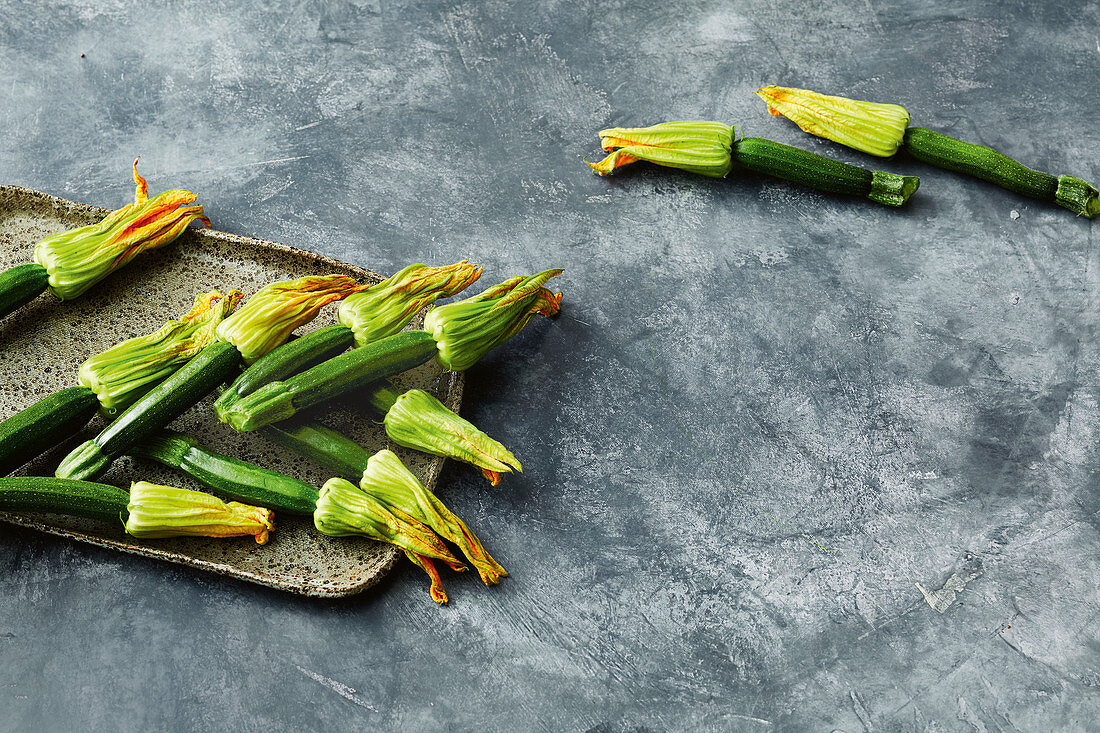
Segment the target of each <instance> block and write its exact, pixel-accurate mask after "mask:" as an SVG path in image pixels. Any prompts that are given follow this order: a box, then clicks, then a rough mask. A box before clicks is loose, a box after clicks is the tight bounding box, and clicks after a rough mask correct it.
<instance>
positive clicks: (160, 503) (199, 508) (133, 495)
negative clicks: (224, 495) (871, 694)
mask: <svg viewBox="0 0 1100 733" xmlns="http://www.w3.org/2000/svg"><path fill="white" fill-rule="evenodd" d="M126 510H127V511H128V512H129V516H127V518H126V532H127V534H131V535H133V536H134V537H138V538H141V539H157V538H161V537H183V536H191V537H243V536H246V535H251V536H253V537H255V538H256V544H259V545H262V544H264V543H266V542H267V540H268V536H269V535H270V533H271V532H273V531H274V530H275V514H274V512H272V511H271V510H270V509H265V508H263V507H257V506H250V505H248V504H241V503H240V502H236V501H230V502H225V501H222V500H221V499H219V498H217V497H216V496H211V495H210V494H206V493H203V492H202V491H190V490H188V489H177V488H174V487H172V486H158V485H157V484H151V483H149V482H147V481H137V482H135V483H134V484H132V485H131V486H130V503H129V504H128V505H127V506H126Z"/></svg>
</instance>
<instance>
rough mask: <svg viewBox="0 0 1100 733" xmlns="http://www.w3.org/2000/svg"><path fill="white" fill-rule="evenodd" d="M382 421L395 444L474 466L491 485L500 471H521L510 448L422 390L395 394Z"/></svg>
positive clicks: (496, 481)
mask: <svg viewBox="0 0 1100 733" xmlns="http://www.w3.org/2000/svg"><path fill="white" fill-rule="evenodd" d="M383 424H384V425H385V427H386V435H388V436H389V437H390V440H392V441H393V442H395V443H397V444H398V445H403V446H405V447H406V448H413V449H415V450H419V451H423V452H424V453H430V454H431V455H433V456H444V457H445V458H453V459H455V460H456V461H462V462H464V463H469V464H471V465H474V466H477V467H478V468H480V469H481V472H482V473H483V474H485V477H486V478H487V479H489V481H491V482H492V484H493V486H496V485H497V484H499V483H500V474H502V473H511V472H512V471H513V470H516V471H519V472H521V473H522V471H523V466H521V465H520V462H519V461H518V460H516V457H515V456H514V455H512V453H511V451H509V450H508V449H507V448H505V447H504V446H503V445H501V444H500V443H499V442H497V441H495V440H493V439H492V438H490V437H489V436H488V435H486V434H485V433H483V432H481V431H480V430H478V429H477V428H476V427H474V425H473V424H472V423H470V422H469V421H468V420H463V419H462V418H461V417H459V416H458V415H456V414H455V413H454V412H452V411H450V410H448V409H447V407H446V406H445V405H444V404H443V403H442V402H440V401H439V400H437V399H436V398H435V397H433V396H432V395H431V394H429V393H428V392H425V391H424V390H422V389H410V390H409V391H408V392H405V393H404V394H402V395H401V396H400V397H398V398H397V400H396V401H395V402H394V404H393V406H392V407H390V408H389V410H387V411H386V417H385V419H384V420H383Z"/></svg>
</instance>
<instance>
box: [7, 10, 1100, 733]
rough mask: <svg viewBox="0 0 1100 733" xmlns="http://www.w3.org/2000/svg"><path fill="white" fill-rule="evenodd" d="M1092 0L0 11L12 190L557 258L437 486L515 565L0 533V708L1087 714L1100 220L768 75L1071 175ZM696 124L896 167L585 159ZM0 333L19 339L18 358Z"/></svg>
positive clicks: (288, 237) (1075, 723) (262, 713)
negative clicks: (327, 567)
mask: <svg viewBox="0 0 1100 733" xmlns="http://www.w3.org/2000/svg"><path fill="white" fill-rule="evenodd" d="M1097 28H1100V6H1098V5H1097V4H1096V3H1090V2H1065V3H1047V4H1044V5H1043V6H1042V7H1039V6H1038V5H1034V4H1032V3H1027V2H965V3H962V4H960V3H957V2H932V3H917V4H914V3H907V4H903V5H899V6H897V7H891V4H887V3H884V2H882V1H881V0H863V1H862V2H859V1H856V2H850V3H845V2H839V1H837V0H825V2H823V3H816V4H814V3H806V2H800V1H796V0H755V1H753V2H744V3H736V4H734V3H730V4H723V3H720V2H706V1H695V2H691V1H688V2H679V3H672V4H669V3H658V2H654V1H653V0H635V1H627V0H620V1H618V2H603V3H586V2H568V1H566V0H560V1H554V2H545V3H528V2H501V1H498V0H489V1H488V2H473V1H469V2H428V1H424V2H419V3H414V4H411V5H404V4H399V3H391V2H388V0H374V1H373V2H371V1H370V0H366V1H361V2H330V3H322V2H308V1H305V2H295V3H291V2H286V3H277V4H272V6H270V7H261V4H260V3H234V2H228V1H226V0H203V1H197V2H187V1H184V2H176V3H171V4H167V3H163V2H153V3H133V2H123V1H122V0H118V1H116V2H93V1H92V0H88V1H87V2H76V3H49V4H45V3H43V4H25V3H20V2H16V1H14V0H0V69H2V70H3V74H2V78H0V99H2V100H3V102H2V104H0V164H2V170H3V175H2V179H3V182H5V183H13V184H19V185H23V186H29V187H32V188H37V189H40V190H44V191H47V192H50V193H54V194H58V195H61V196H65V197H68V198H71V199H76V200H80V201H87V202H91V203H97V204H103V205H110V206H117V205H120V204H121V203H122V202H124V201H125V200H126V199H127V198H128V196H129V195H130V192H131V190H132V186H131V185H130V184H129V183H128V179H127V176H128V170H127V169H128V165H129V163H130V161H131V160H132V158H133V156H134V155H135V154H140V155H141V156H142V171H143V173H144V174H145V175H146V176H147V177H148V178H149V181H150V187H151V189H152V190H155V191H159V190H162V189H165V188H168V187H173V186H182V187H187V188H190V189H192V190H195V191H197V192H199V193H200V200H201V201H202V203H204V204H205V205H206V207H207V211H208V213H209V214H210V216H211V218H212V219H213V220H214V222H215V223H216V226H218V227H219V228H221V229H226V230H228V231H233V232H239V233H242V234H249V235H255V236H259V237H264V238H268V239H273V240H277V241H282V242H286V243H288V244H292V245H296V246H299V247H304V248H309V249H313V250H316V251H319V252H323V253H325V254H327V255H332V256H335V257H338V258H341V259H345V260H347V261H350V262H354V263H356V264H360V265H365V266H368V267H370V268H373V269H375V270H377V271H380V272H383V273H388V272H392V271H394V270H396V269H398V268H399V267H401V266H403V265H404V264H406V263H408V262H410V261H424V262H430V263H444V262H451V261H454V260H456V259H460V258H466V257H468V258H470V259H471V260H473V261H476V262H480V263H483V264H484V265H485V266H486V280H487V281H488V280H493V281H498V280H500V279H504V278H505V277H507V276H510V275H512V274H515V273H519V272H529V271H533V270H539V269H544V268H546V267H551V266H561V267H564V268H565V269H566V274H565V275H564V276H563V277H561V278H559V281H560V285H559V288H560V289H563V290H564V291H565V293H566V301H565V311H564V313H563V315H562V317H561V318H559V319H558V320H556V321H554V322H547V321H540V322H534V323H533V324H532V326H530V327H529V328H528V330H527V331H526V332H525V333H524V334H523V336H522V337H520V338H519V339H517V340H516V341H515V342H513V343H512V344H510V345H509V346H508V347H507V348H504V349H500V350H498V351H497V352H495V353H494V354H493V355H492V356H491V357H490V358H488V359H486V360H485V361H484V362H483V363H482V364H480V365H479V366H478V367H476V368H475V369H473V370H472V371H471V372H470V373H469V377H468V388H467V389H468V391H467V398H466V403H465V406H464V410H463V412H464V414H465V415H466V416H467V417H469V418H471V419H472V420H473V421H474V422H476V423H477V424H478V425H480V426H482V427H483V428H484V429H485V430H486V431H487V432H489V433H490V434H492V435H494V436H497V437H499V438H500V439H501V440H503V442H505V443H506V444H507V445H509V446H511V447H512V448H513V449H514V450H515V451H516V453H517V454H518V455H519V457H520V458H521V460H522V461H523V462H524V465H525V467H526V469H527V472H526V473H525V474H524V475H523V476H522V477H510V478H508V479H507V480H506V481H505V482H504V483H503V484H502V485H501V486H500V487H499V488H497V489H492V488H490V487H489V486H488V485H487V484H486V483H484V482H482V481H481V480H480V479H479V478H478V477H477V476H476V475H475V474H474V473H473V472H472V471H470V470H467V469H466V468H465V467H458V466H455V465H451V466H450V468H449V469H447V470H446V471H445V473H444V476H443V478H442V480H441V482H440V489H439V490H440V493H441V495H442V496H443V497H444V498H445V500H447V501H448V502H449V503H450V504H451V505H452V506H453V507H454V508H455V510H456V511H457V512H458V513H459V514H460V515H461V516H463V517H465V518H466V519H467V520H468V522H469V523H470V524H471V526H472V527H473V528H474V529H475V531H477V532H479V533H480V534H481V535H482V537H483V538H484V539H485V541H486V544H487V546H488V547H489V548H490V550H491V551H492V552H493V553H494V555H495V556H496V557H497V558H499V559H500V560H501V561H502V562H503V563H504V565H505V566H507V567H508V568H509V569H510V570H511V571H512V574H513V577H512V578H511V579H509V580H507V581H505V583H504V584H502V585H501V586H499V587H497V588H494V589H485V588H484V587H479V584H478V582H477V581H476V579H475V578H471V577H455V576H453V575H452V576H449V577H447V578H446V581H447V587H448V589H449V591H450V593H451V597H452V604H451V605H450V606H448V607H446V608H437V607H436V606H435V605H434V604H433V603H431V601H430V600H429V598H428V595H427V592H426V583H425V579H424V577H423V576H422V574H421V573H420V571H419V570H416V569H414V568H412V567H411V566H409V565H407V564H403V565H402V566H400V567H399V569H398V570H396V571H395V572H394V573H393V574H392V576H391V577H390V578H389V579H388V580H386V581H385V582H384V583H383V584H382V585H381V586H379V587H378V588H377V589H376V590H374V591H371V592H368V593H367V594H365V595H364V596H361V597H356V598H352V599H349V600H345V601H340V602H317V601H312V600H304V599H300V598H297V597H293V596H289V595H285V594H282V593H278V592H273V591H269V590H266V589H263V588H258V587H253V586H250V585H246V584H242V583H237V582H232V581H227V580H223V579H221V578H218V577H214V576H210V575H205V574H201V573H198V572H193V571H189V570H185V569H179V568H176V567H174V566H171V565H166V564H162V563H158V562H154V561H146V560H142V559H139V558H134V557H129V556H123V555H118V554H113V553H110V552H107V551H100V550H97V549H94V548H89V547H86V546H82V545H77V544H73V543H69V542H66V541H63V540H59V539H56V538H52V537H47V536H42V535H38V534H35V533H32V532H28V531H23V530H15V529H12V528H10V527H3V528H0V729H4V730H58V729H94V730H210V729H217V728H225V729H228V730H236V731H270V730H281V729H287V728H295V729H300V730H344V729H351V728H352V727H353V726H354V727H359V728H364V729H370V730H437V729H453V730H491V731H512V730H540V729H545V730H591V731H599V732H600V733H617V732H619V731H623V732H625V731H650V730H654V731H656V730H676V729H683V728H686V729H699V730H708V729H710V730H714V729H721V730H744V731H766V730H798V729H814V730H841V731H852V732H854V731H863V730H866V731H883V730H935V731H947V730H971V729H973V730H976V731H997V730H1008V731H1011V730H1021V731H1024V730H1036V729H1044V728H1055V729H1059V730H1086V729H1088V728H1089V727H1091V726H1090V721H1093V722H1094V721H1095V720H1096V719H1097V717H1098V714H1100V713H1098V711H1100V696H1098V694H1097V688H1098V687H1100V590H1098V586H1100V553H1098V550H1100V518H1098V517H1100V495H1098V492H1097V489H1098V483H1100V481H1098V476H1097V472H1098V470H1100V455H1098V451H1097V448H1096V443H1097V436H1098V433H1100V374H1098V373H1097V369H1098V366H1097V364H1098V362H1097V345H1096V332H1097V325H1098V324H1097V302H1096V301H1097V295H1096V294H1097V279H1098V272H1100V262H1098V258H1100V251H1098V249H1097V247H1096V234H1095V232H1096V231H1097V226H1098V225H1097V224H1095V223H1093V224H1091V225H1090V223H1089V222H1088V221H1086V220H1084V219H1075V218H1074V217H1073V216H1072V215H1071V214H1070V213H1068V212H1067V211H1065V210H1062V209H1059V208H1057V207H1054V206H1051V205H1046V204H1041V203H1037V202H1033V201H1030V200H1027V199H1022V198H1019V197H1017V196H1014V195H1012V194H1010V193H1008V192H1005V191H1002V190H1000V189H997V188H994V187H992V186H989V185H985V184H982V183H978V182H974V181H971V180H966V179H963V178H961V177H959V176H956V175H953V174H950V173H947V172H943V171H939V170H935V169H932V168H929V167H927V166H924V165H921V164H919V163H916V162H914V161H909V160H896V161H876V160H874V159H871V158H868V157H865V156H862V155H860V154H859V153H856V152H853V151H849V150H846V149H843V148H840V147H839V146H835V145H832V144H830V143H827V142H824V141H819V140H816V139H812V138H810V137H808V136H805V135H803V134H802V133H801V132H800V131H799V130H798V129H797V128H795V127H794V126H793V125H792V124H790V123H788V122H785V121H783V120H779V119H775V118H771V117H769V116H768V115H767V114H766V113H765V110H764V106H763V104H762V103H761V102H760V101H759V100H758V99H757V98H756V97H755V96H754V95H753V94H752V91H753V90H754V89H755V88H757V87H758V86H760V85H763V84H768V83H777V84H789V85H795V86H805V87H810V88H815V89H819V90H822V91H826V92H833V93H842V94H843V93H847V94H849V95H851V96H855V97H863V98H871V99H879V100H883V101H896V102H899V103H902V104H905V105H907V106H908V107H909V109H910V111H911V112H912V115H913V122H914V124H918V125H923V126H928V127H933V128H936V129H939V130H941V131H944V132H947V133H949V134H955V135H957V136H960V137H963V138H966V139H969V140H973V141H976V142H981V143H985V144H988V145H992V146H994V147H997V148H1000V149H1001V150H1003V151H1005V152H1008V153H1009V154H1012V155H1014V156H1016V157H1017V158H1019V159H1020V160H1022V161H1025V162H1029V163H1031V164H1033V165H1035V166H1037V167H1040V168H1044V169H1047V170H1049V171H1051V172H1054V173H1071V174H1076V175H1079V176H1081V177H1084V178H1087V179H1091V180H1093V181H1094V182H1095V181H1096V180H1097V179H1100V165H1098V163H1097V161H1098V160H1100V141H1098V137H1097V135H1096V132H1097V123H1096V121H1097V119H1100V81H1098V78H1100V77H1098V75H1097V70H1098V66H1100V32H1098V31H1097ZM681 118H701V119H719V120H724V121H727V122H729V123H732V124H737V125H739V126H741V127H742V129H743V130H744V131H745V132H746V133H747V134H751V135H762V136H766V137H771V138H774V139H777V140H780V141H783V142H788V143H791V144H795V145H799V146H802V147H806V148H809V149H813V150H816V151H818V152H822V153H825V154H828V155H831V156H833V157H836V158H839V159H842V160H845V161H848V162H854V163H858V164H864V165H867V166H872V167H880V168H882V169H884V170H891V171H909V172H912V173H915V174H918V175H920V176H921V177H922V182H923V185H922V187H921V190H920V193H919V194H918V195H917V196H916V197H915V198H914V199H913V201H912V203H911V205H910V206H909V207H908V208H906V209H904V210H900V211H895V210H887V209H885V208H883V207H879V206H876V205H874V204H871V203H869V202H864V201H859V200H848V199H842V198H837V197H831V196H825V195H819V194H817V193H815V192H812V191H808V190H805V189H801V188H797V187H795V186H792V185H788V184H785V183H782V182H779V181H774V180H766V179H761V178H757V177H749V176H744V177H734V178H731V179H730V180H725V181H712V180H707V179H701V178H696V177H691V176H689V175H687V174H684V175H680V174H676V173H672V172H667V171H663V170H658V169H654V168H648V167H641V166H636V167H635V170H632V171H630V172H627V173H624V174H622V175H620V176H618V177H616V178H614V179H600V178H597V177H596V176H593V175H591V174H590V173H589V172H588V170H587V168H586V167H585V166H584V164H583V163H582V161H581V158H582V156H588V157H589V159H595V157H596V156H599V150H598V145H597V140H596V136H595V132H596V131H597V130H599V129H601V128H603V127H607V126H610V125H619V124H621V125H644V124H652V123H654V122H658V121H662V120H669V119H681ZM3 358H18V352H17V351H14V352H13V351H12V350H6V353H5V355H4V356H3Z"/></svg>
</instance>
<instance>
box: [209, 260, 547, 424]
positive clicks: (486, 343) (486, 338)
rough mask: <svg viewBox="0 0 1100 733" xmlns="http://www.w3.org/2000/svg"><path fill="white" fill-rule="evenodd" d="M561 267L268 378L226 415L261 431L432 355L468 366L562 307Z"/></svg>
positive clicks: (445, 362)
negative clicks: (557, 289)
mask: <svg viewBox="0 0 1100 733" xmlns="http://www.w3.org/2000/svg"><path fill="white" fill-rule="evenodd" d="M561 272H562V271H561V270H546V271H545V272H540V273H538V274H537V275H532V276H530V277H514V278H512V279H510V280H507V281H505V282H503V283H501V284H500V285H497V286H494V287H492V288H489V289H488V290H486V291H484V292H482V293H480V294H479V295H476V296H474V297H472V298H468V299H466V300H462V301H458V302H456V303H448V304H447V305H444V306H439V307H437V308H435V309H433V310H432V311H431V312H429V313H428V315H427V316H426V317H425V319H424V328H425V329H426V330H424V331H404V332H401V333H398V334H395V335H393V336H387V337H386V338H384V339H382V340H380V341H374V342H371V343H368V344H367V345H365V346H361V347H359V348H357V349H354V350H352V351H349V352H346V353H343V354H340V355H339V356H336V357H333V358H332V359H329V360H328V361H326V362H323V363H321V364H318V365H316V366H314V367H311V368H309V369H307V370H305V371H303V372H300V373H298V374H296V375H294V376H292V377H289V378H287V379H286V380H284V381H275V382H270V383H268V384H266V385H264V386H263V387H260V388H258V389H256V390H255V391H254V392H252V393H251V394H249V395H247V396H246V397H244V398H242V399H240V400H239V401H237V402H236V403H235V404H233V405H232V406H231V407H230V408H229V409H227V410H225V412H224V413H223V415H222V419H223V420H225V421H227V422H228V423H229V424H230V425H232V426H233V428H234V429H235V430H237V431H239V432H247V431H250V430H256V429H257V428H261V427H263V426H264V425H268V424H270V423H273V422H278V421H280V420H286V419H288V418H290V417H293V416H294V415H295V414H296V413H298V412H299V411H300V410H304V409H306V408H308V407H312V406H313V405H316V404H319V403H321V402H324V401H325V400H328V399H331V398H333V397H335V396H337V395H340V394H343V393H345V392H347V391H349V390H354V389H359V388H362V387H365V386H366V385H368V384H369V383H371V382H373V381H376V380H378V379H381V378H382V377H385V376H389V375H390V374H396V373H398V372H400V371H404V370H405V369H410V368H412V367H413V366H416V365H418V364H422V363H424V362H426V361H428V360H429V359H431V358H432V357H437V358H438V359H439V361H440V362H441V363H442V364H443V366H444V367H446V368H448V369H452V370H464V369H468V368H469V367H470V366H472V365H473V364H475V363H476V362H477V361H478V360H479V359H480V358H481V357H482V356H484V355H485V353H486V352H488V351H489V350H490V349H492V348H494V347H496V346H499V345H500V344H502V343H504V342H505V341H507V340H508V339H510V338H511V337H512V336H514V335H516V334H517V333H518V332H519V331H520V330H521V329H522V328H523V327H524V326H525V325H526V324H527V322H528V321H530V320H531V318H532V317H534V315H535V314H538V313H541V314H542V315H545V316H553V315H556V314H557V313H558V312H559V310H560V309H561V293H552V292H550V291H549V290H548V289H547V288H545V287H544V284H545V283H546V281H547V280H549V279H550V278H552V277H554V276H556V275H559V274H561ZM397 367H400V368H397Z"/></svg>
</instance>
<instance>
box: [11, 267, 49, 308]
mask: <svg viewBox="0 0 1100 733" xmlns="http://www.w3.org/2000/svg"><path fill="white" fill-rule="evenodd" d="M49 284H50V274H49V273H48V272H46V268H45V267H43V266H42V265H39V264H37V263H31V264H29V265H18V266H17V267H13V268H11V269H10V270H5V271H3V272H0V318H3V317H4V316H6V315H8V314H9V313H11V312H12V311H14V310H16V309H17V308H21V307H22V306H24V305H26V304H27V303H29V302H31V301H32V300H34V299H35V298H37V297H38V296H39V295H41V294H42V293H44V292H46V288H47V287H49Z"/></svg>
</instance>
